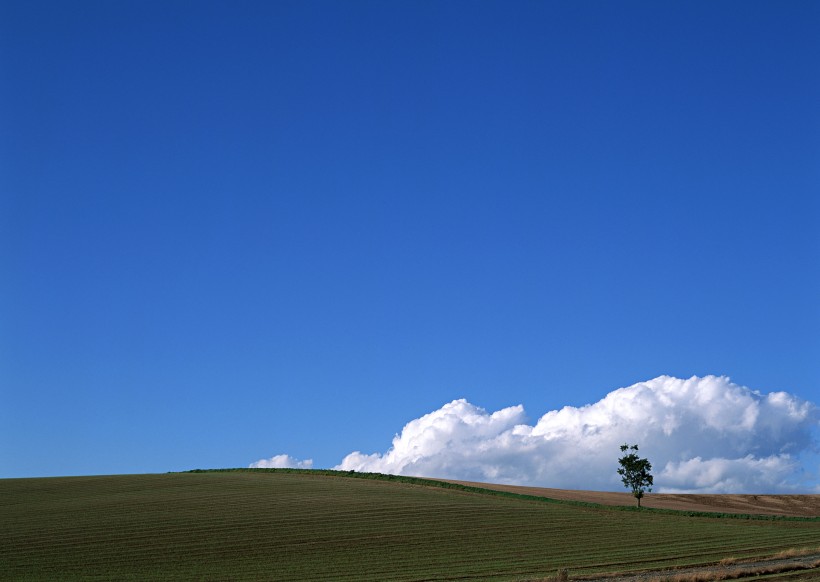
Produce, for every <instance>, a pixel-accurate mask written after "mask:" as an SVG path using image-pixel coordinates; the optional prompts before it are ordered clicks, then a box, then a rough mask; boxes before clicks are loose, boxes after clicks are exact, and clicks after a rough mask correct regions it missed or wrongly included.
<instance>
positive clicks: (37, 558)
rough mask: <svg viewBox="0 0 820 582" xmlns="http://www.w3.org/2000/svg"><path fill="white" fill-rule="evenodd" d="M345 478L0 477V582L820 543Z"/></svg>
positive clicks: (460, 569) (344, 570)
mask: <svg viewBox="0 0 820 582" xmlns="http://www.w3.org/2000/svg"><path fill="white" fill-rule="evenodd" d="M353 477H354V476H348V475H346V474H321V473H319V472H306V471H296V472H288V471H265V470H258V471H248V470H246V471H233V472H201V473H173V474H161V475H121V476H97V477H63V478H48V479H7V480H0V523H2V524H3V527H2V528H0V579H3V580H56V579H59V580H114V579H116V580H148V579H151V580H192V579H193V580H351V581H352V580H374V581H375V580H407V581H410V580H455V579H458V580H525V579H538V578H539V577H545V576H547V575H550V574H553V573H554V572H555V571H556V569H558V568H568V569H569V571H570V576H571V577H579V576H591V575H593V574H603V573H607V572H625V571H634V570H643V569H656V568H667V567H673V566H681V565H690V564H705V563H714V562H717V561H719V560H721V559H723V558H727V557H729V556H731V557H734V558H743V557H752V556H763V555H769V554H773V553H776V552H778V551H781V550H787V549H790V548H804V547H812V548H817V547H818V546H820V522H818V521H816V520H798V519H795V520H788V519H735V518H728V517H723V518H716V517H690V516H687V515H684V514H680V513H673V512H666V513H664V512H658V511H640V512H637V511H624V510H618V509H614V508H608V507H602V506H594V505H583V504H572V503H556V502H546V501H544V500H539V499H536V498H527V497H523V496H515V495H512V494H509V493H496V494H487V493H481V492H478V491H475V490H470V489H465V488H461V489H460V488H449V489H448V488H442V487H438V486H432V485H431V484H421V482H417V481H414V480H392V481H391V480H384V479H379V478H369V479H368V478H353Z"/></svg>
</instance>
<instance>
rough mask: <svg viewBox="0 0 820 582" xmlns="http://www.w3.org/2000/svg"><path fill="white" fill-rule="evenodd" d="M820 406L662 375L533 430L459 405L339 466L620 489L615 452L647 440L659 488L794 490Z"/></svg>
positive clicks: (505, 414) (516, 415)
mask: <svg viewBox="0 0 820 582" xmlns="http://www.w3.org/2000/svg"><path fill="white" fill-rule="evenodd" d="M816 423H817V410H816V408H815V406H814V405H813V404H811V403H809V402H806V401H803V400H801V399H799V398H797V397H795V396H793V395H790V394H788V393H785V392H773V393H770V394H761V393H759V392H756V391H752V390H750V389H748V388H745V387H743V386H738V385H736V384H733V383H732V382H731V381H730V380H729V378H727V377H725V376H721V377H717V376H706V377H702V378H698V377H693V378H690V379H688V380H683V379H679V378H673V377H669V376H660V377H658V378H655V379H653V380H649V381H647V382H640V383H638V384H634V385H632V386H629V387H627V388H620V389H618V390H615V391H613V392H610V393H609V394H607V395H606V397H604V398H603V399H602V400H600V401H598V402H596V403H594V404H590V405H587V406H583V407H580V408H576V407H570V406H567V407H564V408H562V409H561V410H554V411H550V412H547V413H546V414H544V415H543V416H542V417H541V418H540V419H539V420H538V422H536V423H535V424H534V425H529V424H527V423H526V417H525V414H524V409H523V407H521V406H512V407H509V408H504V409H502V410H499V411H497V412H493V413H488V412H487V411H485V410H483V409H481V408H479V407H476V406H474V405H473V404H470V403H469V402H467V401H466V400H454V401H453V402H450V403H449V404H445V405H444V406H443V407H441V408H440V409H438V410H436V411H433V412H431V413H429V414H426V415H424V416H422V417H421V418H418V419H415V420H412V421H410V422H409V423H407V425H406V426H405V427H404V429H403V430H402V432H401V434H399V435H396V437H395V438H394V439H393V444H392V446H391V447H390V448H389V449H388V450H387V451H386V452H385V453H375V454H362V453H361V452H358V451H357V452H354V453H351V454H349V455H347V456H346V457H345V458H344V459H343V460H342V462H341V463H340V464H339V465H338V466H337V467H336V468H337V469H342V470H351V469H353V470H356V471H374V472H381V473H394V474H402V475H417V476H427V477H441V478H454V479H468V480H477V481H490V482H497V483H511V484H526V485H541V486H546V487H563V488H583V489H604V490H618V489H620V488H621V483H620V481H619V480H618V476H617V474H616V473H615V469H616V468H617V457H618V455H619V453H620V451H619V449H618V446H619V445H620V444H622V443H624V442H629V443H639V444H640V446H641V449H640V452H641V454H642V455H644V456H646V457H648V458H649V459H650V461H651V462H652V464H653V469H654V470H653V473H654V474H655V483H656V485H657V486H658V489H657V490H658V491H665V490H668V491H702V492H705V491H715V492H728V491H732V492H758V493H763V492H776V491H794V490H796V488H798V487H800V483H801V482H802V480H803V476H802V475H801V474H800V471H801V468H800V466H799V463H797V461H796V460H795V456H796V455H797V454H799V453H800V452H802V451H805V450H808V449H810V448H811V447H812V446H813V441H812V436H811V429H812V427H814V426H815V425H816Z"/></svg>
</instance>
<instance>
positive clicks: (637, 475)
mask: <svg viewBox="0 0 820 582" xmlns="http://www.w3.org/2000/svg"><path fill="white" fill-rule="evenodd" d="M621 452H622V453H624V456H623V457H621V458H620V459H618V463H619V464H620V465H621V468H620V469H618V475H620V476H621V481H623V482H624V487H626V488H627V489H632V495H634V496H635V499H637V500H638V508H640V507H641V497H643V492H644V491H649V492H650V493H652V474H651V473H650V472H649V471H651V470H652V463H650V462H649V461H648V460H647V459H642V458H640V457H639V456H638V455H637V452H638V445H631V446H630V445H621Z"/></svg>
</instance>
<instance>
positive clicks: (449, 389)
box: [0, 1, 820, 477]
mask: <svg viewBox="0 0 820 582" xmlns="http://www.w3.org/2000/svg"><path fill="white" fill-rule="evenodd" d="M818 30H820V5H819V4H817V3H816V2H787V3H783V2H755V1H743V2H732V1H727V2H720V3H712V2H663V3H655V2H624V3H610V2H569V1H566V2H512V3H511V2H466V1H465V2H421V1H419V2H363V1H357V2H310V1H306V2H238V3H237V2H181V1H171V2H168V1H163V2H103V1H100V2H92V1H87V2H86V1H84V2H79V3H65V2H37V1H32V2H9V1H5V2H2V3H0V274H2V281H3V283H2V285H0V477H22V476H48V475H73V474H108V473H140V472H162V471H172V470H183V469H189V468H196V467H225V466H243V465H247V464H249V463H251V462H254V461H256V460H257V459H260V458H265V457H270V456H272V455H277V454H281V453H287V454H289V455H293V456H294V457H295V458H299V459H304V458H311V459H313V461H314V466H323V467H325V466H334V465H336V464H337V463H339V462H340V461H341V459H342V458H343V457H345V455H347V454H348V453H350V452H351V451H356V450H359V451H363V452H365V453H371V452H376V451H378V452H382V451H385V449H386V448H387V447H388V446H389V443H390V439H391V438H392V437H393V435H394V434H396V433H399V432H400V431H401V430H402V427H403V426H404V425H405V424H406V423H408V422H409V421H411V420H413V419H416V418H419V417H421V416H422V415H425V414H427V413H430V411H434V410H437V409H439V408H440V407H441V406H442V405H444V404H445V403H448V402H451V401H453V400H455V399H459V398H465V399H467V400H469V402H470V403H472V404H474V405H476V406H478V407H482V408H484V409H486V410H489V411H495V410H500V409H503V408H505V407H509V406H514V405H518V404H521V405H523V406H524V408H525V409H526V411H527V414H528V418H529V420H530V422H531V423H534V422H535V421H536V420H537V418H538V416H540V415H541V414H543V413H546V412H547V411H550V410H558V409H560V408H561V407H563V406H565V405H569V406H583V405H586V404H591V403H594V402H597V401H599V400H601V399H602V398H604V397H605V396H606V395H607V394H608V393H609V392H611V391H612V390H615V389H616V388H620V387H626V386H631V385H633V384H635V383H637V382H642V381H647V380H649V379H652V378H655V377H657V376H660V375H669V376H672V377H678V378H689V377H691V376H707V375H711V374H714V375H727V376H730V377H731V379H732V380H733V381H734V382H736V383H737V384H738V385H741V386H746V387H749V388H751V389H752V390H758V391H761V392H762V393H768V392H772V391H786V392H788V393H790V394H792V395H795V396H796V397H798V398H800V399H802V400H806V401H810V402H820V393H818V390H819V388H818V384H817V381H818V378H820V357H818V355H820V302H819V301H818V297H820V270H818V264H820V235H818V233H820V202H818V191H819V190H820V188H818V187H819V186H820V109H818V107H817V104H818V103H820V76H818V75H817V63H818V62H820V34H818ZM613 454H615V453H613Z"/></svg>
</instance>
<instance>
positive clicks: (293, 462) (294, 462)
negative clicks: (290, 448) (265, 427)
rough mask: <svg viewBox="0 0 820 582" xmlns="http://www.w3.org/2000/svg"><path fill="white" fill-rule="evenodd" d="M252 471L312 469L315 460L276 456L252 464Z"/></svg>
mask: <svg viewBox="0 0 820 582" xmlns="http://www.w3.org/2000/svg"><path fill="white" fill-rule="evenodd" d="M250 467H251V468H252V469H312V468H313V459H306V460H304V461H300V460H299V459H294V458H293V457H291V456H290V455H274V456H273V457H271V458H270V459H259V460H258V461H256V462H255V463H251V464H250Z"/></svg>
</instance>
